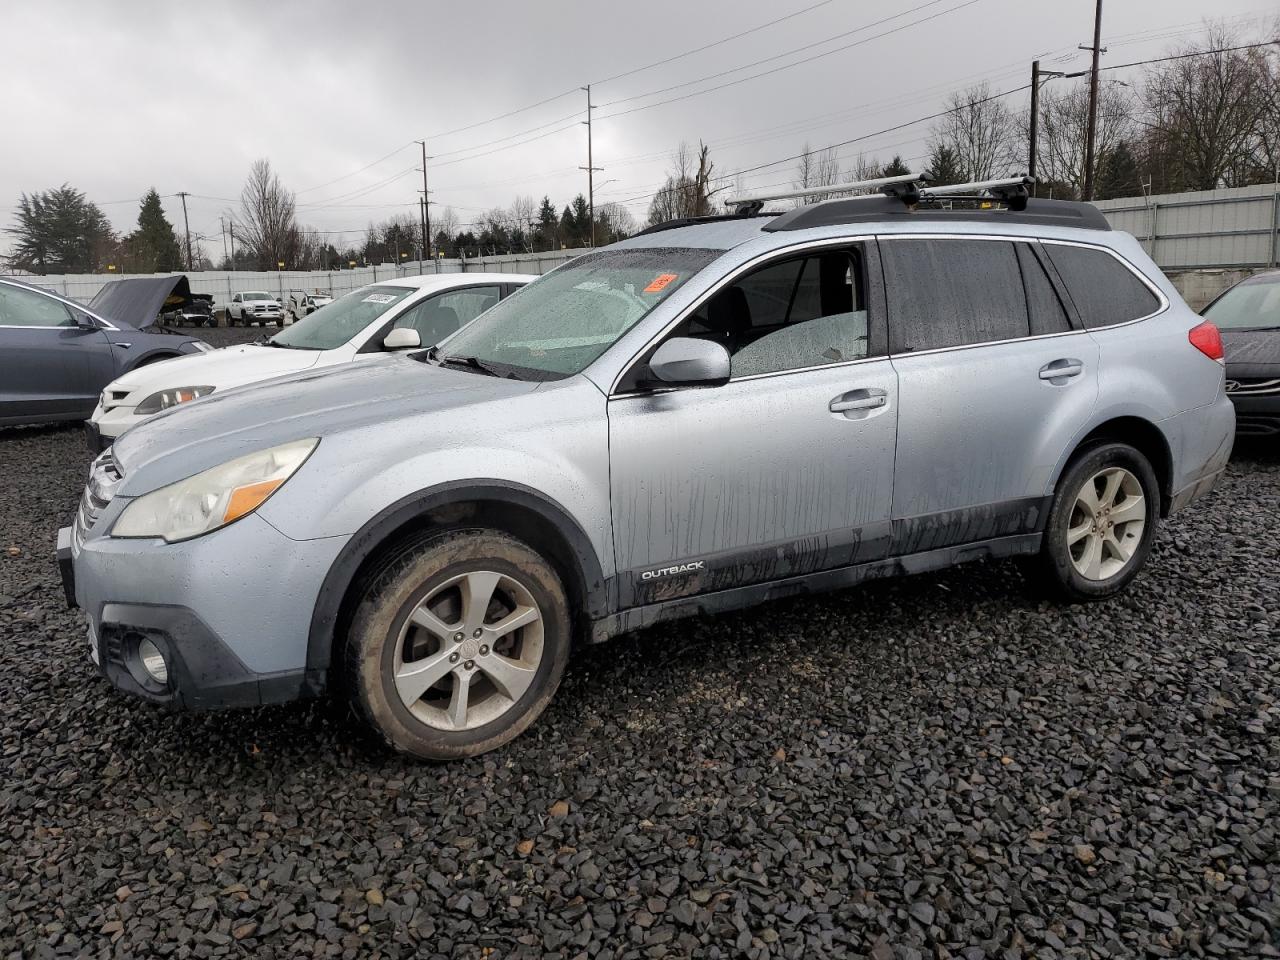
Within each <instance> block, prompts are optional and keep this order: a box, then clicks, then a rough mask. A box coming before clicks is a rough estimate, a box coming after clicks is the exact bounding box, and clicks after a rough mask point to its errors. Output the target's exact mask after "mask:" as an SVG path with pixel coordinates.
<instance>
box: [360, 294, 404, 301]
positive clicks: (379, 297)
mask: <svg viewBox="0 0 1280 960" xmlns="http://www.w3.org/2000/svg"><path fill="white" fill-rule="evenodd" d="M397 299H398V297H396V295H395V294H394V293H371V294H369V295H368V296H367V297H365V298H364V301H363V302H364V303H395V302H396V300H397Z"/></svg>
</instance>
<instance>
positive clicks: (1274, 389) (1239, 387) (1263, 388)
mask: <svg viewBox="0 0 1280 960" xmlns="http://www.w3.org/2000/svg"><path fill="white" fill-rule="evenodd" d="M1227 393H1228V394H1230V395H1231V396H1233V397H1260V396H1265V395H1267V394H1274V393H1280V378H1276V377H1228V378H1227Z"/></svg>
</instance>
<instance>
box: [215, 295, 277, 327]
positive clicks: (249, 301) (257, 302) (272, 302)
mask: <svg viewBox="0 0 1280 960" xmlns="http://www.w3.org/2000/svg"><path fill="white" fill-rule="evenodd" d="M238 323H241V324H244V325H245V326H246V327H248V326H252V325H253V324H255V323H256V324H257V325H258V326H260V327H265V326H266V325H267V324H268V323H274V324H275V325H276V326H277V327H280V326H283V325H284V308H282V307H281V306H280V301H279V300H277V299H276V298H275V297H273V296H272V295H271V294H269V293H267V292H266V291H264V290H242V291H241V292H240V293H237V294H236V295H235V296H234V297H232V298H231V301H230V302H229V303H228V304H227V326H228V327H234V326H235V325H236V324H238Z"/></svg>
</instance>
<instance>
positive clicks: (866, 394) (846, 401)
mask: <svg viewBox="0 0 1280 960" xmlns="http://www.w3.org/2000/svg"><path fill="white" fill-rule="evenodd" d="M888 402H889V398H888V396H886V395H885V392H884V391H883V390H850V391H849V392H848V393H842V394H841V395H840V396H838V397H835V398H833V399H832V401H831V402H830V403H829V404H827V409H828V410H830V411H831V412H832V413H849V412H850V411H855V410H875V409H876V408H877V407H883V406H884V405H885V404H887V403H888Z"/></svg>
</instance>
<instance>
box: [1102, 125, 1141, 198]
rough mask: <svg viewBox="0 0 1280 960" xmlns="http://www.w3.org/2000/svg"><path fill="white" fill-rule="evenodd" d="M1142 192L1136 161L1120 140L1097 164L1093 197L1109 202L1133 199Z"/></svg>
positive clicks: (1131, 152) (1127, 146) (1126, 145)
mask: <svg viewBox="0 0 1280 960" xmlns="http://www.w3.org/2000/svg"><path fill="white" fill-rule="evenodd" d="M1141 192H1142V174H1141V172H1140V171H1139V169H1138V160H1137V158H1136V157H1135V156H1134V155H1133V151H1132V150H1131V149H1130V148H1129V145H1128V144H1127V143H1125V142H1124V141H1123V140H1121V141H1120V142H1119V143H1118V144H1116V146H1115V147H1114V148H1113V149H1111V150H1108V151H1107V152H1106V153H1105V154H1103V156H1102V160H1101V162H1100V163H1099V164H1098V185H1097V187H1096V188H1095V189H1094V197H1095V198H1096V199H1098V200H1110V199H1112V198H1113V197H1133V196H1137V195H1138V194H1139V193H1141Z"/></svg>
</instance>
